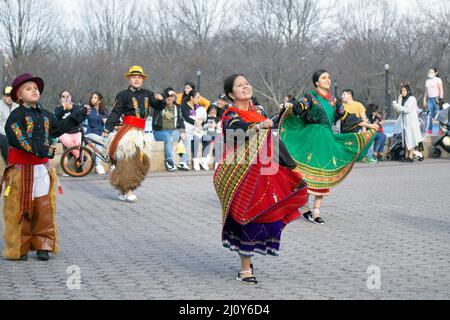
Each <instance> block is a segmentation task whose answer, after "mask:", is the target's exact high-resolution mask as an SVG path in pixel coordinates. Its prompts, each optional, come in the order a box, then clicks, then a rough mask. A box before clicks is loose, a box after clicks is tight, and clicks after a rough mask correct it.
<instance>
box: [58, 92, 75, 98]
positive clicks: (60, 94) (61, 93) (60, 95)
mask: <svg viewBox="0 0 450 320" xmlns="http://www.w3.org/2000/svg"><path fill="white" fill-rule="evenodd" d="M64 92H68V93H69V94H70V96H72V92H70V91H69V90H63V91H61V92H60V93H59V98H60V99H61V98H62V95H63V93H64ZM72 100H73V99H72Z"/></svg>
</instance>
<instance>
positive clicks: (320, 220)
mask: <svg viewBox="0 0 450 320" xmlns="http://www.w3.org/2000/svg"><path fill="white" fill-rule="evenodd" d="M314 222H315V223H317V224H325V221H323V219H322V218H321V217H317V218H315V219H314Z"/></svg>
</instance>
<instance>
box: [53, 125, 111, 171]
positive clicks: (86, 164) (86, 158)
mask: <svg viewBox="0 0 450 320" xmlns="http://www.w3.org/2000/svg"><path fill="white" fill-rule="evenodd" d="M81 134H82V136H81V144H80V145H78V146H74V147H71V148H68V149H66V150H65V151H64V152H63V154H62V156H61V160H60V164H61V168H62V170H63V171H64V172H65V173H67V174H68V175H69V176H71V177H74V178H82V177H85V176H87V175H88V174H89V173H90V172H91V171H92V169H93V168H94V166H95V159H96V158H97V157H98V158H100V159H101V160H102V161H104V162H106V163H109V156H108V155H106V156H104V155H103V153H102V152H101V151H100V150H98V148H97V146H99V147H102V148H103V150H106V145H105V144H103V143H101V142H98V141H95V140H94V139H91V138H88V137H86V136H85V135H84V131H82V133H81ZM73 151H78V152H79V157H78V158H75V156H74V155H73Z"/></svg>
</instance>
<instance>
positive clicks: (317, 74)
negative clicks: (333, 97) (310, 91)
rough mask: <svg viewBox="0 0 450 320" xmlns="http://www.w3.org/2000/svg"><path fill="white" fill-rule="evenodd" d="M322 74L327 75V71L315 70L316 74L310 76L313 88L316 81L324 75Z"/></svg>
mask: <svg viewBox="0 0 450 320" xmlns="http://www.w3.org/2000/svg"><path fill="white" fill-rule="evenodd" d="M324 73H328V71H327V70H324V69H321V70H317V71H316V72H314V74H313V76H312V81H313V84H314V86H315V87H316V88H317V84H316V83H317V81H319V79H320V77H321V76H322V75H323V74H324Z"/></svg>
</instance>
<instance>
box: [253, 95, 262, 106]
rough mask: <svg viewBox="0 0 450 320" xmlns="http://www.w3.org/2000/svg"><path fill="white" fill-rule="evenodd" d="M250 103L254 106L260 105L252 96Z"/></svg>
mask: <svg viewBox="0 0 450 320" xmlns="http://www.w3.org/2000/svg"><path fill="white" fill-rule="evenodd" d="M252 103H253V105H254V106H260V105H261V104H260V103H259V101H258V99H256V97H252Z"/></svg>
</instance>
